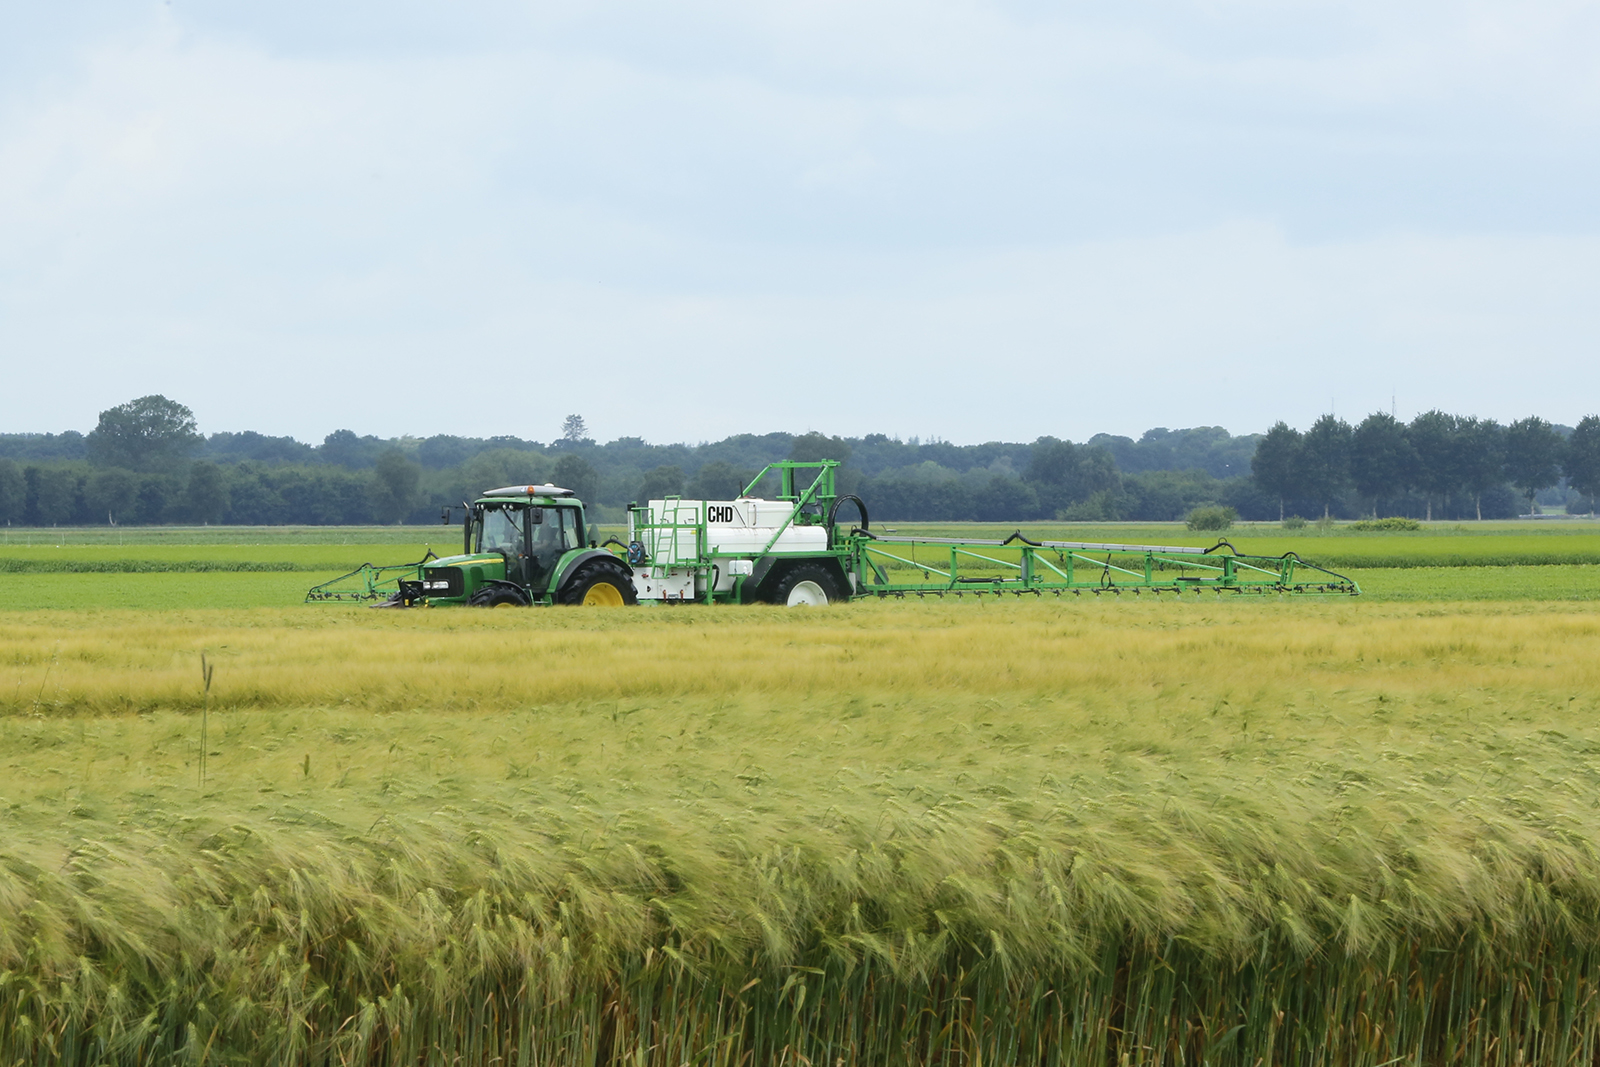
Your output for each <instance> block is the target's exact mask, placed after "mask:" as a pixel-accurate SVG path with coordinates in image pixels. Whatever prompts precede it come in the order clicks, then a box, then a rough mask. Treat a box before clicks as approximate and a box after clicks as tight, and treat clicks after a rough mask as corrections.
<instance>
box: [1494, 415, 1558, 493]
mask: <svg viewBox="0 0 1600 1067" xmlns="http://www.w3.org/2000/svg"><path fill="white" fill-rule="evenodd" d="M1562 446H1563V442H1562V440H1561V435H1560V434H1558V433H1556V431H1555V428H1554V427H1553V426H1551V425H1550V424H1549V423H1548V422H1546V421H1545V420H1543V419H1541V418H1539V416H1537V415H1529V416H1528V417H1527V418H1525V419H1518V420H1517V421H1516V422H1513V423H1512V424H1511V425H1510V426H1508V427H1506V466H1505V472H1506V480H1507V481H1509V482H1510V483H1511V484H1512V485H1514V486H1516V487H1517V488H1518V489H1520V490H1522V495H1523V496H1525V497H1527V498H1528V514H1530V515H1532V514H1533V513H1534V502H1533V498H1534V496H1535V495H1536V494H1537V493H1538V492H1539V490H1541V489H1548V488H1549V487H1550V486H1552V485H1555V484H1556V483H1557V482H1558V481H1560V480H1561V452H1562Z"/></svg>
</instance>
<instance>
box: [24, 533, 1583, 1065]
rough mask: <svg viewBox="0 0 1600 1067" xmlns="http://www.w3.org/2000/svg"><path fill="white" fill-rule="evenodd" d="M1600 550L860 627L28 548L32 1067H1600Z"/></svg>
mask: <svg viewBox="0 0 1600 1067" xmlns="http://www.w3.org/2000/svg"><path fill="white" fill-rule="evenodd" d="M1490 525H1491V524H1487V523H1486V524H1484V526H1485V527H1489V526H1490ZM1506 525H1507V526H1510V524H1506ZM900 528H901V529H907V528H905V527H900ZM1592 529H1594V528H1593V527H1588V526H1585V525H1584V524H1582V523H1564V524H1561V525H1560V527H1559V528H1557V527H1556V526H1555V525H1554V524H1551V525H1550V526H1540V527H1537V528H1533V529H1529V528H1528V527H1527V526H1526V525H1521V526H1516V527H1514V528H1510V529H1491V530H1486V531H1485V532H1482V533H1479V532H1476V531H1475V530H1473V529H1472V528H1471V527H1469V528H1468V530H1467V532H1457V531H1455V530H1454V529H1453V528H1449V529H1441V530H1436V531H1429V532H1427V533H1425V534H1421V535H1412V534H1406V535H1393V534H1344V533H1338V532H1332V533H1326V534H1319V533H1317V532H1315V531H1301V532H1299V533H1296V534H1294V535H1293V536H1286V535H1285V534H1284V533H1283V532H1281V531H1276V530H1275V529H1274V530H1270V531H1262V532H1261V535H1260V536H1259V537H1258V538H1257V539H1255V540H1252V537H1256V535H1254V534H1253V533H1252V532H1251V531H1248V530H1234V531H1230V534H1229V537H1230V539H1231V540H1233V542H1234V543H1235V544H1237V545H1239V547H1240V549H1241V550H1242V551H1265V550H1266V549H1268V548H1274V550H1275V551H1285V550H1289V549H1292V550H1294V551H1296V552H1299V553H1300V554H1302V555H1303V556H1305V557H1306V558H1308V559H1318V560H1319V561H1322V560H1326V561H1328V562H1330V564H1331V563H1332V562H1333V561H1334V560H1335V559H1336V558H1358V557H1357V554H1358V553H1360V552H1365V553H1367V554H1368V556H1367V557H1366V558H1369V559H1370V558H1374V557H1376V556H1380V555H1383V556H1384V558H1385V559H1386V560H1388V561H1393V560H1402V561H1410V563H1409V565H1396V564H1394V563H1393V562H1385V563H1384V564H1382V565H1377V566H1371V567H1363V568H1361V569H1354V570H1352V569H1347V570H1346V573H1349V574H1351V575H1352V576H1353V577H1356V578H1357V579H1358V580H1359V581H1360V582H1361V583H1362V587H1363V589H1364V591H1365V593H1364V595H1363V596H1362V597H1359V598H1348V597H1343V598H1329V599H1322V600H1318V599H1299V600H1297V599H1277V598H1263V599H1260V600H1248V601H1245V600H1235V599H1230V598H1220V599H1219V598H1216V597H1214V596H1207V597H1186V598H1183V599H1181V600H1179V599H1177V598H1174V597H1171V596H1168V597H1165V598H1163V599H1161V600H1155V599H1153V598H1151V597H1148V596H1146V597H1143V598H1135V597H1132V596H1126V595H1125V596H1120V597H1119V596H1116V595H1114V594H1108V595H1104V596H1100V597H1095V596H1092V595H1090V596H1082V597H1071V596H1068V597H1063V598H1060V599H1055V598H1048V597H1047V598H1043V599H1038V600H1036V599H1033V598H1027V599H1023V600H1017V599H1014V598H1005V599H1001V600H996V599H995V598H993V597H989V598H985V599H984V600H981V601H979V600H976V599H975V598H972V597H968V598H966V599H965V600H963V601H960V602H957V601H953V600H944V601H937V600H927V601H923V600H918V599H916V598H911V599H909V600H906V601H897V600H886V601H876V600H874V601H869V602H862V603H855V604H850V605H842V606H835V607H832V608H827V609H821V610H814V611H809V612H807V611H787V610H783V609H777V608H767V607H749V608H733V607H718V608H709V607H703V606H688V607H676V608H661V607H657V608H649V607H643V608H639V609H633V610H626V609H619V610H613V611H604V610H600V611H579V610H573V609H544V610H534V611H507V612H483V611H473V610H467V609H456V610H448V609H438V610H415V611H371V610H367V609H366V608H363V607H358V606H354V605H350V604H319V605H305V604H302V603H301V602H300V601H301V597H302V596H303V595H304V592H305V589H306V588H307V587H308V586H309V585H311V584H312V583H314V582H316V581H320V580H322V579H323V578H324V577H331V576H332V575H333V574H335V573H338V572H339V571H340V570H343V569H348V568H349V567H353V566H355V565H357V564H359V563H361V562H364V561H368V560H370V561H371V562H374V563H390V562H402V561H404V560H407V559H415V558H417V557H418V556H419V555H420V554H421V550H422V547H423V546H424V545H425V544H434V545H435V550H436V551H448V550H451V549H452V548H453V544H454V542H453V539H452V538H450V537H448V536H445V535H448V534H449V533H450V531H448V530H440V529H439V528H408V529H404V530H399V529H396V530H359V531H337V530H335V531H328V530H319V531H310V532H292V531H271V530H264V531H252V532H250V533H249V535H248V536H249V537H253V538H254V540H244V539H237V540H228V539H226V538H225V537H222V536H221V534H222V533H224V532H229V533H231V531H218V532H217V538H218V539H216V540H206V539H205V538H209V537H211V536H212V535H213V531H209V530H201V531H197V532H195V533H194V536H193V539H192V542H191V543H185V542H184V541H182V540H181V539H179V538H176V537H171V536H168V534H169V533H170V532H169V531H143V532H141V531H116V532H115V533H113V532H111V531H95V533H96V534H98V535H102V536H101V539H100V540H99V541H97V542H88V541H87V539H86V540H85V541H83V542H74V541H73V540H72V538H73V537H74V536H77V535H79V534H81V533H85V532H84V531H76V530H74V531H69V532H68V534H67V536H66V538H65V542H66V543H63V544H53V543H45V539H43V538H34V539H33V541H34V543H32V544H31V545H30V544H28V543H27V541H28V539H29V535H28V533H27V532H26V531H20V532H19V531H11V534H12V537H11V540H10V541H8V542H7V543H5V544H0V581H3V582H4V583H5V589H6V591H7V598H6V600H5V602H4V604H3V605H0V1064H5V1065H9V1064H14V1063H18V1064H20V1063H27V1064H44V1063H50V1064H56V1063H67V1064H85V1065H87V1064H107V1063H109V1064H130V1065H131V1064H140V1065H143V1064H156V1063H161V1064H165V1063H178V1062H182V1063H218V1064H244V1063H262V1064H268V1063H270V1064H280V1063H317V1064H333V1063H350V1064H368V1063H370V1064H423V1063H426V1064H447V1063H448V1064H472V1065H476V1064H579V1063H581V1064H584V1065H585V1067H588V1065H592V1064H601V1065H609V1064H619V1065H620V1064H642V1065H661V1067H678V1065H681V1064H715V1065H730V1067H731V1065H743V1064H751V1065H755V1064H794V1065H800V1064H817V1065H821V1064H827V1065H830V1067H832V1065H837V1064H841V1063H842V1064H849V1065H854V1064H896V1063H904V1064H918V1065H924V1064H927V1065H931V1064H940V1065H950V1064H972V1065H977V1064H991V1065H993V1064H1020V1063H1028V1064H1086V1065H1087V1064H1093V1065H1095V1067H1105V1065H1107V1064H1110V1065H1113V1067H1120V1065H1122V1064H1129V1065H1134V1064H1191V1063H1208V1064H1237V1065H1240V1067H1255V1065H1257V1064H1329V1065H1336V1064H1337V1065H1344V1064H1358V1065H1370V1067H1380V1065H1388V1064H1398V1063H1407V1064H1456V1063H1461V1064H1507V1065H1512V1064H1569V1063H1594V1062H1596V1060H1597V1057H1600V999H1597V993H1600V950H1597V949H1596V947H1595V946H1596V945H1600V848H1597V846H1596V842H1597V841H1600V726H1597V725H1596V721H1597V715H1600V615H1597V613H1596V611H1595V604H1594V603H1593V602H1594V601H1595V600H1596V599H1597V598H1600V563H1596V562H1594V561H1592V560H1590V559H1589V558H1588V557H1587V556H1585V553H1593V552H1594V549H1595V539H1596V534H1594V533H1591V532H1588V531H1589V530H1592ZM923 532H927V529H926V528H923ZM961 532H964V533H973V532H976V531H974V530H972V529H970V528H967V529H963V530H962V531H961ZM984 532H985V533H989V532H992V531H988V530H986V531H984ZM1009 532H1010V530H1009V529H1006V530H1004V531H1002V532H1001V536H1004V534H1005V533H1009ZM1043 532H1044V531H1042V530H1040V531H1032V530H1030V531H1029V533H1030V536H1034V537H1036V538H1038V537H1039V536H1040V535H1041V534H1042V533H1043ZM19 533H20V534H21V536H20V537H19V536H17V535H18V534H19ZM1050 535H1051V536H1055V537H1061V538H1063V539H1071V540H1093V541H1099V540H1124V541H1134V540H1137V541H1146V540H1148V541H1150V542H1152V543H1188V544H1194V543H1201V544H1204V543H1209V540H1210V539H1208V538H1205V537H1198V538H1197V537H1196V535H1192V534H1189V533H1188V532H1187V531H1184V530H1182V529H1181V527H1176V528H1175V527H1170V526H1169V527H1161V528H1153V529H1152V528H1137V529H1133V528H1105V527H1100V528H1086V527H1070V528H1062V527H1059V526H1058V527H1056V528H1054V529H1053V530H1052V531H1051V534H1050ZM112 537H117V538H120V539H119V540H112V539H111V538H112ZM1279 545H1286V546H1288V547H1287V548H1281V547H1276V546H1279ZM1374 545H1376V546H1378V547H1377V548H1373V547H1372V546H1374ZM1247 546H1248V547H1247ZM1322 546H1327V547H1322ZM1486 546H1487V547H1486ZM1338 552H1345V553H1346V556H1344V557H1337V556H1336V553H1338ZM52 553H53V554H52ZM1385 554H1387V555H1385ZM1519 554H1520V555H1519ZM1454 558H1471V559H1473V560H1475V561H1476V562H1475V563H1474V565H1471V566H1446V565H1440V561H1441V560H1449V559H1454ZM1529 559H1537V560H1543V561H1545V562H1543V563H1539V564H1532V563H1529V562H1527V560H1529ZM1345 566H1346V567H1347V568H1348V566H1349V565H1345ZM202 655H203V656H204V657H205V662H206V663H207V664H208V665H210V666H211V667H212V669H213V671H214V673H213V675H212V678H211V683H210V688H209V692H208V691H207V690H206V688H205V687H204V686H203V684H202V681H201V678H202V675H201V657H202ZM202 737H204V739H205V744H204V746H203V747H202V744H201V740H202ZM202 753H203V754H204V767H203V770H202V765H201V756H202Z"/></svg>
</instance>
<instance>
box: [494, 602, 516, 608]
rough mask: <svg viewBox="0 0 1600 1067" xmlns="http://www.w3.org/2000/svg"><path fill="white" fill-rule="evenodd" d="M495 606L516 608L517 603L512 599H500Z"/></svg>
mask: <svg viewBox="0 0 1600 1067" xmlns="http://www.w3.org/2000/svg"><path fill="white" fill-rule="evenodd" d="M494 606H495V607H497V608H514V607H516V606H517V605H516V604H515V603H514V602H512V601H510V600H502V601H500V603H498V604H496V605H494Z"/></svg>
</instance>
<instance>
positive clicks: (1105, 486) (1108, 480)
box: [1025, 437, 1122, 516]
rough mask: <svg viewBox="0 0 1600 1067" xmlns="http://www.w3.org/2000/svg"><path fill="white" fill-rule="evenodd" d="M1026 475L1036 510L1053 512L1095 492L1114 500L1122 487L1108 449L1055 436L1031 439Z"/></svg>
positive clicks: (1120, 478)
mask: <svg viewBox="0 0 1600 1067" xmlns="http://www.w3.org/2000/svg"><path fill="white" fill-rule="evenodd" d="M1025 478H1026V480H1027V482H1028V484H1029V485H1030V486H1032V487H1033V491H1034V493H1035V494H1036V496H1037V498H1038V501H1039V510H1040V511H1041V512H1042V513H1043V514H1045V515H1046V516H1055V515H1057V514H1058V513H1060V512H1061V511H1062V510H1063V509H1065V508H1069V507H1071V506H1073V505H1074V504H1082V503H1084V502H1085V501H1087V500H1088V499H1089V498H1090V497H1092V496H1094V495H1095V494H1096V493H1106V494H1109V495H1108V496H1107V497H1105V498H1104V499H1107V500H1113V499H1115V498H1116V497H1117V495H1118V494H1119V493H1120V492H1121V489H1122V473H1121V471H1119V470H1118V469H1117V461H1116V460H1115V459H1114V458H1113V457H1112V455H1111V452H1110V450H1109V449H1106V448H1102V447H1099V446H1096V447H1094V448H1090V447H1089V446H1087V445H1075V444H1073V443H1072V442H1071V441H1062V440H1060V439H1058V438H1055V437H1041V438H1039V439H1038V440H1036V441H1034V443H1033V448H1032V449H1031V451H1030V453H1029V456H1028V469H1027V472H1026V474H1025Z"/></svg>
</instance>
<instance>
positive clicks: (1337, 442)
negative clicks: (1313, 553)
mask: <svg viewBox="0 0 1600 1067" xmlns="http://www.w3.org/2000/svg"><path fill="white" fill-rule="evenodd" d="M1350 441H1351V430H1350V424H1349V423H1348V422H1345V421H1344V420H1343V419H1341V418H1338V417H1336V416H1334V415H1324V416H1322V418H1320V419H1318V420H1317V421H1316V422H1314V423H1312V425H1311V429H1309V430H1307V431H1306V435H1305V437H1304V438H1303V439H1302V440H1301V442H1300V457H1299V463H1298V464H1297V465H1296V473H1297V474H1298V477H1297V479H1296V480H1297V481H1298V482H1299V483H1300V486H1301V490H1302V491H1303V492H1304V493H1306V495H1308V496H1310V497H1312V498H1314V499H1316V500H1320V501H1322V517H1323V518H1327V517H1328V516H1329V515H1331V514H1332V511H1333V498H1334V497H1336V496H1338V495H1339V494H1340V493H1342V492H1344V490H1345V489H1346V488H1347V487H1348V486H1349V484H1350Z"/></svg>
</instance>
